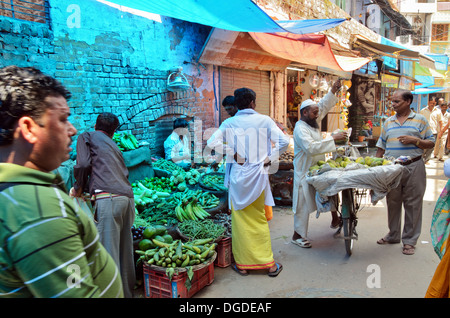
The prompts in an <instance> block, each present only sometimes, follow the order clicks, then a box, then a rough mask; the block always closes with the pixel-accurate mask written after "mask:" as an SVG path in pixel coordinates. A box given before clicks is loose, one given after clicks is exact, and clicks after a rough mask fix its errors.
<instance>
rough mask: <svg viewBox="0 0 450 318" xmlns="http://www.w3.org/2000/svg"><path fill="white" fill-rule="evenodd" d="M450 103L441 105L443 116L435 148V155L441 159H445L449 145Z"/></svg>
mask: <svg viewBox="0 0 450 318" xmlns="http://www.w3.org/2000/svg"><path fill="white" fill-rule="evenodd" d="M447 109H448V105H447V103H446V102H443V103H442V104H441V106H440V112H441V114H442V116H441V127H442V128H441V130H440V131H439V133H438V135H437V139H436V147H435V150H434V156H435V157H437V158H438V160H439V161H444V159H443V157H444V152H445V147H446V146H447V136H448V126H449V124H448V123H449V117H450V114H449V113H448V112H447Z"/></svg>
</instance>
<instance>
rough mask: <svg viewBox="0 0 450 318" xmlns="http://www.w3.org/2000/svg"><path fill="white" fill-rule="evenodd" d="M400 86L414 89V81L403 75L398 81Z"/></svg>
mask: <svg viewBox="0 0 450 318" xmlns="http://www.w3.org/2000/svg"><path fill="white" fill-rule="evenodd" d="M398 88H402V89H407V90H410V91H413V90H414V82H413V81H412V80H410V79H408V78H406V77H404V76H402V77H400V81H399V83H398Z"/></svg>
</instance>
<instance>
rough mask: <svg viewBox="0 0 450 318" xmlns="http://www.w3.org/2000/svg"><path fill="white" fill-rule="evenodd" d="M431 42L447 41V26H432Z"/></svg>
mask: <svg viewBox="0 0 450 318" xmlns="http://www.w3.org/2000/svg"><path fill="white" fill-rule="evenodd" d="M431 41H448V24H433V28H432V31H431Z"/></svg>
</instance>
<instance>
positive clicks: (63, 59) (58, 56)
mask: <svg viewBox="0 0 450 318" xmlns="http://www.w3.org/2000/svg"><path fill="white" fill-rule="evenodd" d="M74 3H75V4H76V5H77V7H75V8H77V10H78V11H77V10H75V11H71V10H69V8H72V7H70V6H71V5H73V4H74ZM50 4H51V10H50V13H51V24H50V25H45V24H42V23H33V22H27V21H22V20H16V19H12V18H7V17H0V66H2V67H3V66H6V65H18V66H34V67H37V68H39V69H41V70H42V71H43V72H45V73H47V74H49V75H51V76H54V77H56V78H57V79H59V80H60V81H61V82H62V83H63V84H64V85H65V86H66V87H67V88H68V89H69V90H70V91H71V92H72V95H73V97H72V99H71V100H70V102H69V106H70V107H71V111H72V116H71V118H70V119H71V121H72V122H73V123H74V125H75V127H76V128H77V129H78V131H79V133H81V132H83V131H85V130H92V129H93V126H94V124H95V119H96V117H97V114H99V113H101V112H105V111H107V112H113V113H115V114H116V115H118V116H119V120H120V123H121V125H120V128H119V130H120V131H130V132H132V133H133V134H134V135H135V136H136V137H137V139H138V140H139V141H147V142H148V143H149V144H150V148H151V150H152V154H153V155H162V156H163V153H162V152H161V150H162V142H163V141H164V139H165V138H166V137H167V136H168V135H169V134H170V132H171V127H172V122H173V119H174V118H176V117H180V116H187V117H189V118H196V119H199V120H202V123H203V127H206V128H207V127H212V126H214V120H213V118H214V116H213V114H214V93H213V88H212V80H210V78H211V77H212V69H211V67H206V68H205V67H199V65H197V64H196V58H197V57H198V54H199V53H200V50H201V48H202V46H203V44H204V41H205V39H206V37H207V36H208V33H209V30H210V27H207V26H202V25H197V24H191V23H188V22H184V21H180V20H176V19H170V18H164V17H163V18H162V23H157V22H153V21H151V20H148V19H145V18H142V17H138V16H134V15H131V14H128V13H123V12H120V11H118V10H116V9H114V8H110V7H108V6H105V5H103V4H100V3H98V2H95V1H69V0H59V1H50ZM77 15H78V16H77ZM74 17H75V18H78V19H79V23H78V25H77V24H76V23H75V24H73V22H74V21H75V22H76V21H77V20H76V19H75V20H73V19H74ZM98 17H106V18H102V19H99V18H98ZM69 22H71V23H69ZM179 66H182V67H183V68H184V69H183V71H184V73H185V74H186V75H187V78H188V80H189V82H190V84H191V85H192V88H191V89H190V90H189V91H185V92H180V93H173V92H170V91H168V90H167V87H166V81H167V77H168V76H169V74H170V72H171V71H172V70H173V69H176V68H177V67H179ZM159 121H161V122H159ZM190 129H191V130H192V131H193V129H194V127H193V124H192V125H190ZM161 140H162V141H161Z"/></svg>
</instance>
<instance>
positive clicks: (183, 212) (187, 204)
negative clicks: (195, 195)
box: [175, 199, 210, 222]
mask: <svg viewBox="0 0 450 318" xmlns="http://www.w3.org/2000/svg"><path fill="white" fill-rule="evenodd" d="M175 215H176V216H177V218H178V221H180V222H183V221H185V220H195V221H196V220H203V219H204V218H207V217H208V216H210V214H209V213H208V212H206V211H205V210H204V209H203V208H202V207H201V206H199V205H198V204H197V200H196V199H194V200H192V201H186V200H185V201H183V202H180V203H178V204H177V206H176V207H175Z"/></svg>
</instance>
